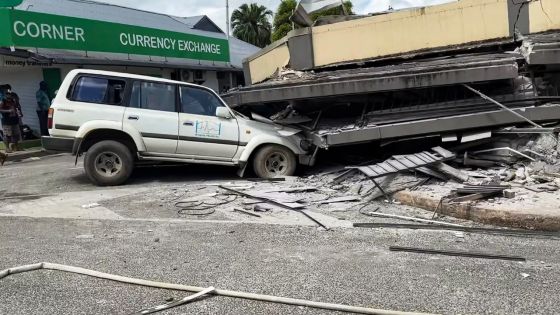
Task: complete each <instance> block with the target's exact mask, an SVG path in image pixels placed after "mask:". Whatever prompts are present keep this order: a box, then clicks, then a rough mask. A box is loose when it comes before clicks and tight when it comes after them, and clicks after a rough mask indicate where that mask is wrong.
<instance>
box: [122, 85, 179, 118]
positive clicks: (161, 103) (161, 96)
mask: <svg viewBox="0 0 560 315" xmlns="http://www.w3.org/2000/svg"><path fill="white" fill-rule="evenodd" d="M130 107H135V108H143V109H151V110H160V111H165V112H176V111H177V110H176V109H175V86H174V85H172V84H164V83H155V82H141V81H136V82H134V84H133V85H132V95H131V96H130Z"/></svg>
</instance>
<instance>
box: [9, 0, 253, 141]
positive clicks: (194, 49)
mask: <svg viewBox="0 0 560 315" xmlns="http://www.w3.org/2000/svg"><path fill="white" fill-rule="evenodd" d="M0 30H2V31H1V32H0V84H10V85H11V86H12V88H13V90H14V92H16V93H17V94H18V95H19V96H20V101H21V104H22V109H23V114H24V123H25V124H27V125H29V126H30V127H31V128H32V129H34V130H38V129H39V123H38V118H37V115H36V113H35V109H36V107H37V105H36V100H35V92H36V91H37V90H38V88H39V82H41V81H46V82H47V83H48V84H49V88H50V93H51V96H54V93H55V91H56V90H57V89H58V86H59V85H60V83H61V81H62V80H63V79H64V77H65V76H66V74H67V73H68V72H69V71H71V70H73V69H76V68H84V69H97V70H109V71H119V72H128V73H135V74H143V75H150V76H155V77H162V78H167V79H174V80H181V81H185V82H191V83H196V84H201V85H204V86H207V87H210V88H212V89H214V90H215V91H217V92H223V91H226V90H228V89H230V88H233V87H237V86H239V85H243V84H244V78H243V70H242V60H243V59H244V58H247V57H248V56H250V55H252V54H254V53H255V52H257V51H258V50H259V48H257V47H255V46H253V45H251V44H248V43H245V42H243V41H240V40H238V39H235V38H228V36H227V35H226V34H225V33H224V32H223V31H222V30H221V29H220V28H219V27H218V26H217V25H216V24H215V23H214V22H213V21H212V20H211V19H210V18H208V17H207V16H204V15H203V16H194V17H177V16H170V15H165V14H158V13H154V12H147V11H142V10H136V9H132V8H126V7H121V6H116V5H110V4H105V3H100V2H93V1H84V0H49V1H45V0H24V1H23V3H22V4H20V5H19V6H17V7H15V8H0Z"/></svg>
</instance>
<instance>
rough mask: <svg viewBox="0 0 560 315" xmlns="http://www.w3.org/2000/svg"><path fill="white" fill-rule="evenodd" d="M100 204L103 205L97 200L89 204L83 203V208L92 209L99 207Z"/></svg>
mask: <svg viewBox="0 0 560 315" xmlns="http://www.w3.org/2000/svg"><path fill="white" fill-rule="evenodd" d="M100 206H101V205H100V204H98V203H97V202H94V203H90V204H87V205H83V206H82V208H84V209H92V208H97V207H100Z"/></svg>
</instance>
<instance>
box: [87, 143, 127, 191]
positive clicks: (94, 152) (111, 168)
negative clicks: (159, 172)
mask: <svg viewBox="0 0 560 315" xmlns="http://www.w3.org/2000/svg"><path fill="white" fill-rule="evenodd" d="M84 168H85V171H86V175H87V176H88V177H89V179H90V180H91V181H92V182H93V183H94V184H96V185H98V186H118V185H121V184H123V183H124V182H126V180H127V179H128V178H129V177H130V175H131V174H132V170H133V169H134V158H133V156H132V153H131V152H130V150H129V149H128V147H127V146H125V145H124V144H122V143H120V142H117V141H112V140H106V141H100V142H98V143H96V144H94V145H93V146H91V148H89V150H88V151H87V153H86V157H85V160H84Z"/></svg>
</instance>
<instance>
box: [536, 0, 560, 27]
mask: <svg viewBox="0 0 560 315" xmlns="http://www.w3.org/2000/svg"><path fill="white" fill-rule="evenodd" d="M529 21H530V23H529V25H530V31H531V33H540V32H546V31H550V30H555V29H560V1H558V0H539V1H533V2H530V3H529Z"/></svg>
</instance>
